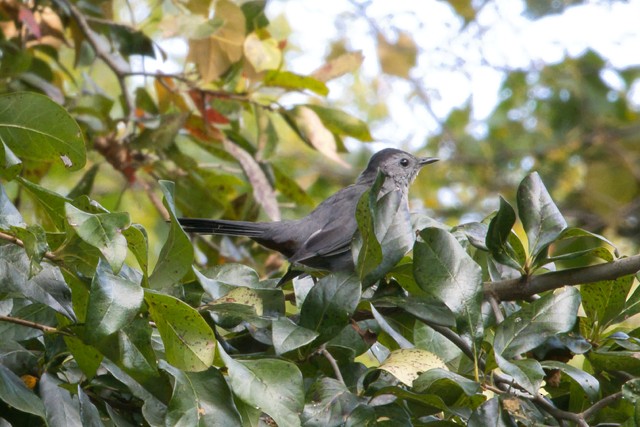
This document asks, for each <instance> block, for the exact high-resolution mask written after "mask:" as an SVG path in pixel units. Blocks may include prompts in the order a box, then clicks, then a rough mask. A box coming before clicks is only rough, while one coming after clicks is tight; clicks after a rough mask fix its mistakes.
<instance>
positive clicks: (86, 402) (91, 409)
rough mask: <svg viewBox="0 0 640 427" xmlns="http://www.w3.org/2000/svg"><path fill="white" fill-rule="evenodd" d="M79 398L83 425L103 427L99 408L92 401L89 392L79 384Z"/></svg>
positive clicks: (83, 426)
mask: <svg viewBox="0 0 640 427" xmlns="http://www.w3.org/2000/svg"><path fill="white" fill-rule="evenodd" d="M78 400H79V402H80V421H81V422H82V427H103V426H104V424H103V423H102V420H101V419H100V413H99V412H98V408H96V406H95V405H94V404H93V403H92V402H91V399H90V398H89V396H87V393H85V392H84V390H82V387H81V386H80V384H78Z"/></svg>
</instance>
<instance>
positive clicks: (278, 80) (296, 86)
mask: <svg viewBox="0 0 640 427" xmlns="http://www.w3.org/2000/svg"><path fill="white" fill-rule="evenodd" d="M264 84H265V85H266V86H274V87H281V88H284V89H290V90H299V91H303V90H310V91H311V92H314V93H317V94H318V95H321V96H327V95H328V94H329V88H327V86H326V85H325V84H324V83H323V82H321V81H319V80H316V79H314V78H313V77H307V76H302V75H300V74H295V73H292V72H290V71H275V70H272V71H269V72H267V74H266V76H265V77H264Z"/></svg>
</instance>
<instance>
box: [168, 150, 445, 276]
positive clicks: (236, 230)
mask: <svg viewBox="0 0 640 427" xmlns="http://www.w3.org/2000/svg"><path fill="white" fill-rule="evenodd" d="M438 160H439V159H438V158H436V157H415V156H414V155H412V154H410V153H407V152H405V151H402V150H399V149H396V148H385V149H383V150H380V151H378V152H377V153H375V154H374V155H373V156H372V157H371V159H370V160H369V163H368V164H367V167H366V169H365V170H364V171H362V173H361V174H360V175H359V176H358V178H357V179H356V182H355V183H354V184H352V185H349V186H347V187H345V188H343V189H341V190H339V191H338V192H336V193H335V194H333V195H332V196H330V197H329V198H327V199H325V200H324V201H323V202H322V203H320V204H319V205H318V206H317V207H316V208H315V209H314V210H313V211H312V212H311V213H309V214H308V215H307V216H305V217H303V218H300V219H296V220H282V221H271V222H250V221H232V220H224V219H204V218H178V222H179V223H180V225H181V226H182V228H183V230H184V231H185V232H188V233H198V234H217V235H227V236H245V237H248V238H250V239H252V240H253V241H255V242H257V243H258V244H260V245H262V246H264V247H266V248H268V249H271V250H275V251H278V252H280V253H281V254H282V255H284V256H285V257H286V258H287V259H288V261H289V262H290V263H291V264H292V265H301V266H305V267H310V268H311V269H319V270H326V271H329V272H334V273H335V272H341V271H347V272H348V271H353V270H354V268H355V266H354V260H353V256H352V253H351V243H352V240H353V238H354V236H355V235H356V233H357V231H358V223H357V220H356V207H357V205H358V201H359V200H360V198H361V197H362V195H363V194H364V193H365V192H366V191H367V190H369V189H370V188H372V186H373V184H374V182H375V181H376V178H377V177H378V174H379V173H382V174H383V175H384V181H383V184H382V187H381V188H380V190H379V191H380V193H379V195H378V198H380V197H382V196H383V195H385V194H386V193H389V192H391V191H394V190H398V191H401V192H402V196H403V199H404V200H403V202H402V203H408V199H407V197H406V196H407V194H408V190H409V186H410V185H411V183H412V182H413V181H414V180H415V178H416V176H417V175H418V172H420V170H421V169H422V167H423V166H425V165H428V164H430V163H434V162H436V161H438Z"/></svg>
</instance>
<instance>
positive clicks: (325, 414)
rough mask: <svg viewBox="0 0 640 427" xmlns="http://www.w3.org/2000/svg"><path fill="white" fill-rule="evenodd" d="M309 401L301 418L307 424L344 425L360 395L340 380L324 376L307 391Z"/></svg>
mask: <svg viewBox="0 0 640 427" xmlns="http://www.w3.org/2000/svg"><path fill="white" fill-rule="evenodd" d="M307 396H310V397H311V401H309V400H310V399H309V398H307V403H306V404H305V406H304V412H303V413H302V416H301V419H302V424H303V425H305V426H318V427H323V426H338V425H343V423H344V420H345V419H346V417H347V416H348V415H349V414H350V413H351V412H352V411H353V410H354V408H355V407H356V406H357V405H358V404H359V402H358V397H357V396H355V395H354V394H353V393H351V392H349V389H347V387H346V386H345V385H344V384H343V383H341V382H340V381H337V380H334V379H333V378H327V377H322V378H320V379H318V380H317V381H316V382H314V383H313V384H312V385H311V387H310V388H309V391H308V392H307Z"/></svg>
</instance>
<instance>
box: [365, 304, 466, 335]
mask: <svg viewBox="0 0 640 427" xmlns="http://www.w3.org/2000/svg"><path fill="white" fill-rule="evenodd" d="M373 303H374V304H375V306H376V307H385V306H386V307H388V306H391V307H399V308H401V309H403V310H404V311H406V312H407V313H409V314H412V315H413V316H415V317H416V318H418V319H420V320H423V321H425V322H427V323H429V324H432V325H440V326H444V327H447V328H453V327H455V326H456V318H455V316H454V314H453V313H452V312H451V310H450V309H449V307H447V305H446V304H445V303H443V302H442V301H440V300H439V299H435V298H420V297H411V298H405V297H383V298H378V299H376V300H374V301H373Z"/></svg>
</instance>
